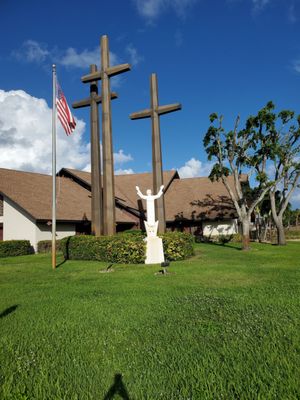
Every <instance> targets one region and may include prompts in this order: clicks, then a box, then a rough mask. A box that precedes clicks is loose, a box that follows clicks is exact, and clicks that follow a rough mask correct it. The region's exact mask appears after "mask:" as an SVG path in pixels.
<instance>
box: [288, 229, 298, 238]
mask: <svg viewBox="0 0 300 400" xmlns="http://www.w3.org/2000/svg"><path fill="white" fill-rule="evenodd" d="M285 238H286V239H300V230H286V231H285Z"/></svg>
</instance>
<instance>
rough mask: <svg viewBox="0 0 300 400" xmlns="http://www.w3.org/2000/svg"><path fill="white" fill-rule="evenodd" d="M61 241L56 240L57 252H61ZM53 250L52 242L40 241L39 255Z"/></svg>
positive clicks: (38, 246)
mask: <svg viewBox="0 0 300 400" xmlns="http://www.w3.org/2000/svg"><path fill="white" fill-rule="evenodd" d="M59 242H60V241H59V240H56V243H55V244H56V251H58V250H60V243H59ZM51 250H52V240H40V241H39V242H38V245H37V251H38V253H50V252H51Z"/></svg>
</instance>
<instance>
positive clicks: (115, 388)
mask: <svg viewBox="0 0 300 400" xmlns="http://www.w3.org/2000/svg"><path fill="white" fill-rule="evenodd" d="M115 395H118V398H121V399H123V400H130V399H129V395H128V393H127V390H126V387H125V385H124V383H123V382H122V375H121V374H115V379H114V382H113V384H112V385H111V387H110V388H109V390H108V392H107V393H106V395H105V397H104V399H103V400H113V399H114V397H115Z"/></svg>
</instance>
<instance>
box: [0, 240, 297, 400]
mask: <svg viewBox="0 0 300 400" xmlns="http://www.w3.org/2000/svg"><path fill="white" fill-rule="evenodd" d="M252 247H253V248H252V250H251V251H250V252H248V253H245V252H242V251H239V250H238V249H237V248H235V247H234V246H233V247H230V246H224V247H222V246H217V245H209V244H201V245H197V247H196V250H197V255H196V256H195V257H194V258H193V259H191V260H189V261H186V262H174V263H172V264H171V267H170V271H173V272H175V274H174V275H168V276H155V275H154V272H155V271H157V267H149V266H144V265H137V266H131V265H130V266H114V269H115V271H114V272H112V273H107V274H103V273H100V270H101V269H103V268H104V267H105V266H106V265H105V264H104V263H97V262H79V261H68V262H66V263H64V264H62V265H61V266H60V267H59V268H58V269H57V270H56V271H52V269H51V260H50V256H48V255H36V256H24V257H16V258H10V259H8V258H7V259H0V398H1V399H13V400H17V399H38V400H43V399H51V400H52V399H57V400H58V399H59V400H61V399H67V400H73V399H80V400H81V399H82V400H83V399H93V400H94V399H97V400H104V399H105V400H108V399H130V400H132V399H135V400H141V399H150V400H155V399H164V400H170V399H174V400H175V399H176V400H183V399H185V400H187V399H193V400H194V399H201V400H202V399H226V400H227V399H228V400H230V399H251V400H252V399H280V400H282V399H299V398H300V243H299V242H298V243H297V242H293V243H289V244H288V246H286V247H282V248H280V247H277V246H271V245H259V244H254V245H253V246H252ZM119 374H121V375H122V376H120V375H119Z"/></svg>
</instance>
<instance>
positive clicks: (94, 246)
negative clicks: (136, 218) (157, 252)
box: [60, 235, 146, 264]
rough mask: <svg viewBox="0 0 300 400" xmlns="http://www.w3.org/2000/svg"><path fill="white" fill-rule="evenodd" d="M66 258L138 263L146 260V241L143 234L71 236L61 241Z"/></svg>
mask: <svg viewBox="0 0 300 400" xmlns="http://www.w3.org/2000/svg"><path fill="white" fill-rule="evenodd" d="M60 248H61V250H62V251H63V253H64V256H65V258H68V259H71V260H72V259H73V260H98V261H106V262H113V263H123V264H137V263H142V262H144V260H145V252H146V247H145V242H144V241H143V237H142V236H141V235H116V236H100V237H95V236H88V235H85V236H70V237H68V238H64V239H62V240H61V241H60Z"/></svg>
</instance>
